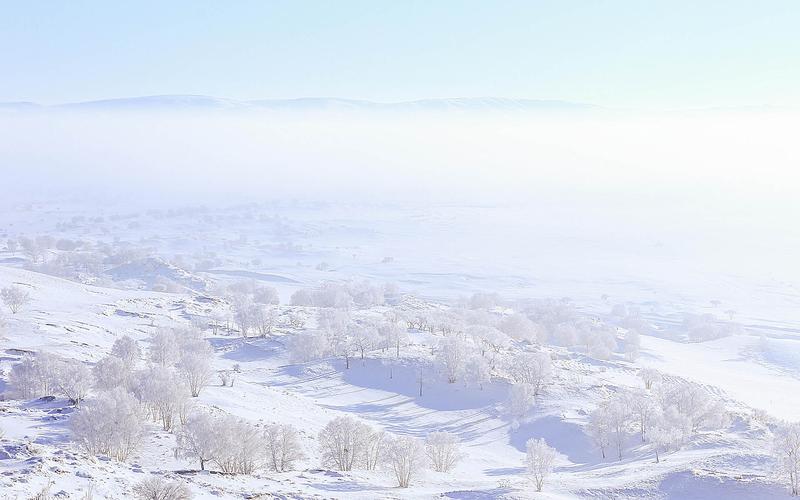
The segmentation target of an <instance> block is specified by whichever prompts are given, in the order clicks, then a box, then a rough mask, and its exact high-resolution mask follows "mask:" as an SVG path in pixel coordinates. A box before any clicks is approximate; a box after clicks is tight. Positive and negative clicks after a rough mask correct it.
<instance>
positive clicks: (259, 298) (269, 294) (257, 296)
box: [253, 286, 281, 306]
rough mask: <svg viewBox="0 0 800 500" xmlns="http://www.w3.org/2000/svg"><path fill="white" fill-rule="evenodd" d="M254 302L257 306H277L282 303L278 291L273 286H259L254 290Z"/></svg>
mask: <svg viewBox="0 0 800 500" xmlns="http://www.w3.org/2000/svg"><path fill="white" fill-rule="evenodd" d="M253 301H255V302H256V303H257V304H266V305H271V306H276V305H278V304H280V303H281V301H280V298H279V297H278V290H276V289H275V288H273V287H271V286H257V287H255V289H254V290H253Z"/></svg>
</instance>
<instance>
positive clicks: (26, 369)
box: [9, 352, 93, 406]
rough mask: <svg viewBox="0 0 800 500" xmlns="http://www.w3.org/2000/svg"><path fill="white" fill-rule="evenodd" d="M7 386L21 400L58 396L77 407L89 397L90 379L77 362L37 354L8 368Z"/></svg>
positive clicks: (86, 368)
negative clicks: (8, 385)
mask: <svg viewBox="0 0 800 500" xmlns="http://www.w3.org/2000/svg"><path fill="white" fill-rule="evenodd" d="M9 383H10V385H11V387H12V389H13V390H14V392H16V393H17V394H18V395H19V396H20V397H22V398H25V399H32V398H38V397H43V396H54V395H61V396H63V397H65V398H67V399H68V400H69V401H70V403H71V404H73V405H76V406H77V405H79V404H80V403H81V401H83V400H84V399H86V396H87V395H88V394H89V391H90V390H91V388H92V385H93V377H92V372H91V370H90V369H89V367H88V366H86V365H85V364H83V363H81V362H80V361H76V360H74V359H66V358H62V357H59V356H55V355H53V354H49V353H45V352H40V353H38V354H26V355H25V356H23V358H22V360H21V361H20V362H19V363H16V364H15V365H14V366H12V367H11V372H10V373H9Z"/></svg>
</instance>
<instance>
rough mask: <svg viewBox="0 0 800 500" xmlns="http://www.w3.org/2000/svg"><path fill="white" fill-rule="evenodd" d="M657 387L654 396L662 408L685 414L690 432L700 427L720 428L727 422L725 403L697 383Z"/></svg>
mask: <svg viewBox="0 0 800 500" xmlns="http://www.w3.org/2000/svg"><path fill="white" fill-rule="evenodd" d="M657 389H658V390H657V391H656V394H655V397H656V399H657V400H658V401H659V402H660V405H661V408H662V410H665V411H666V410H667V409H668V408H674V409H675V410H676V411H677V412H678V413H679V414H680V415H683V416H685V417H686V418H687V419H688V420H689V422H690V423H691V432H697V431H698V430H699V429H701V428H707V429H720V428H723V427H726V426H727V425H728V424H729V416H728V412H727V410H726V409H725V405H724V404H722V402H721V401H719V400H717V399H716V398H713V397H712V396H711V394H709V393H708V391H707V390H705V388H703V387H701V386H699V385H697V384H692V383H688V382H679V383H673V384H662V385H660V386H658V388H657Z"/></svg>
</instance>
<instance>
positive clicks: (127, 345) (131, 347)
mask: <svg viewBox="0 0 800 500" xmlns="http://www.w3.org/2000/svg"><path fill="white" fill-rule="evenodd" d="M111 355H112V356H115V357H117V358H119V359H121V360H122V361H123V362H124V363H125V364H126V365H127V366H128V369H129V370H132V369H133V368H135V367H136V364H137V363H138V362H139V359H141V357H142V350H141V349H140V348H139V344H138V343H137V342H136V341H135V340H133V339H132V338H130V337H128V336H127V335H124V336H122V337H120V338H118V339H117V340H115V341H114V344H113V345H112V346H111Z"/></svg>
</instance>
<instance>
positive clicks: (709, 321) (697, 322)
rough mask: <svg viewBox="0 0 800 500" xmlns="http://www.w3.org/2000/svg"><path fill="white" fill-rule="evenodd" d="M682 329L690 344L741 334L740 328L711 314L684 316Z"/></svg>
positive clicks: (736, 324)
mask: <svg viewBox="0 0 800 500" xmlns="http://www.w3.org/2000/svg"><path fill="white" fill-rule="evenodd" d="M683 327H684V329H685V330H686V334H687V335H688V337H689V340H690V341H691V342H704V341H707V340H715V339H720V338H723V337H730V336H731V335H739V334H741V333H742V332H743V330H742V326H741V325H739V324H738V323H734V322H732V321H721V320H719V319H717V318H716V317H715V316H714V315H713V314H686V315H685V316H684V318H683Z"/></svg>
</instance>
